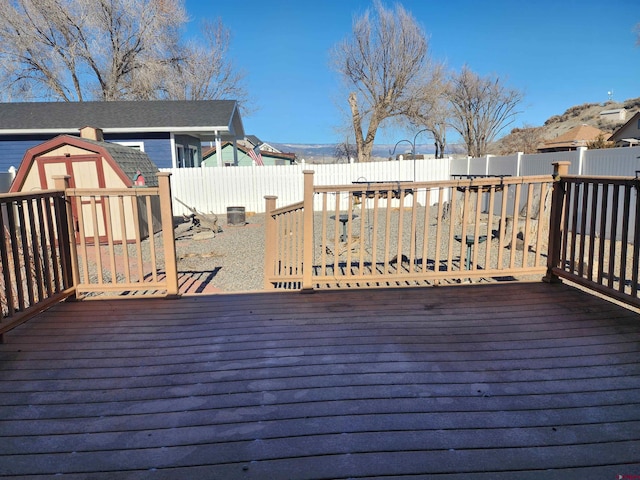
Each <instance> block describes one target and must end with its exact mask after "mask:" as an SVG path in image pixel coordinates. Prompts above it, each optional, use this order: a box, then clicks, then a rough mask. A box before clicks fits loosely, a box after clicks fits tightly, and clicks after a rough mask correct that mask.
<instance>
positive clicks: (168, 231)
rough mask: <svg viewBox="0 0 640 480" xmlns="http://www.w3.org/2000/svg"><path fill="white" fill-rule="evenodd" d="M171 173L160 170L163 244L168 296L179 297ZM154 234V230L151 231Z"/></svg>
mask: <svg viewBox="0 0 640 480" xmlns="http://www.w3.org/2000/svg"><path fill="white" fill-rule="evenodd" d="M170 177H171V174H170V173H167V172H158V188H159V195H160V212H161V215H162V244H163V247H164V271H165V275H166V282H167V298H178V297H179V296H180V294H179V293H178V266H177V261H176V238H175V235H174V232H173V208H172V205H171V182H170V181H169V179H170ZM149 233H150V234H151V236H153V232H149Z"/></svg>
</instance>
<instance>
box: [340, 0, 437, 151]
mask: <svg viewBox="0 0 640 480" xmlns="http://www.w3.org/2000/svg"><path fill="white" fill-rule="evenodd" d="M332 61H333V65H334V68H335V69H336V70H337V71H338V72H339V73H340V74H341V75H342V77H343V80H344V82H345V84H346V85H347V87H348V88H349V89H350V90H351V91H350V93H349V95H348V102H349V107H350V111H351V123H352V126H353V131H354V134H355V142H356V147H357V151H358V161H359V162H367V161H369V160H370V158H371V151H372V149H373V144H374V140H375V136H376V133H377V131H378V128H379V127H381V126H382V124H383V123H384V122H385V121H386V120H389V119H391V120H393V119H396V118H399V117H404V116H407V115H408V114H409V113H410V112H411V110H412V105H413V104H414V102H415V101H416V98H419V97H420V96H421V95H422V93H421V91H422V89H423V88H424V82H425V79H427V78H430V75H429V73H428V72H429V70H430V69H431V68H432V62H431V60H430V58H429V56H428V43H427V39H426V36H425V33H424V31H423V29H422V28H421V27H420V26H419V25H418V23H417V22H416V20H415V19H414V18H413V16H412V15H411V14H409V13H408V12H407V11H406V10H405V9H404V8H403V7H402V6H401V5H396V6H395V8H394V9H393V10H389V9H386V8H384V6H383V5H382V3H381V2H380V1H376V2H375V5H374V9H373V11H367V12H366V13H365V14H364V15H362V16H361V17H359V18H356V19H355V20H354V23H353V33H352V35H351V36H350V38H348V39H346V40H344V41H342V42H341V43H339V44H338V45H336V47H335V48H334V50H333V52H332Z"/></svg>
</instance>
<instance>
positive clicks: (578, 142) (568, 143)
mask: <svg viewBox="0 0 640 480" xmlns="http://www.w3.org/2000/svg"><path fill="white" fill-rule="evenodd" d="M600 135H603V136H604V137H606V136H608V135H609V134H608V133H607V132H604V131H602V130H600V129H599V128H595V127H592V126H590V125H578V126H577V127H573V128H572V129H570V130H568V131H567V132H565V133H564V134H562V135H560V136H558V137H556V138H554V139H553V140H549V141H548V142H545V143H544V144H543V145H541V146H540V147H538V152H540V153H544V152H567V151H571V150H577V149H578V147H586V146H587V144H588V143H589V142H593V141H594V140H596V139H597V138H598V137H599V136H600Z"/></svg>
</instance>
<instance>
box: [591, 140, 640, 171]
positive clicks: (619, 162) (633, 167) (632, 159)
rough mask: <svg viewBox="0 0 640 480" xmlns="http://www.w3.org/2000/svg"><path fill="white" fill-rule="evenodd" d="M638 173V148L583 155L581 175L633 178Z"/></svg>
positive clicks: (607, 149) (639, 166)
mask: <svg viewBox="0 0 640 480" xmlns="http://www.w3.org/2000/svg"><path fill="white" fill-rule="evenodd" d="M636 171H640V147H631V148H629V147H625V148H604V149H601V150H587V151H586V152H585V153H584V160H583V162H582V172H581V175H607V176H619V177H635V176H636Z"/></svg>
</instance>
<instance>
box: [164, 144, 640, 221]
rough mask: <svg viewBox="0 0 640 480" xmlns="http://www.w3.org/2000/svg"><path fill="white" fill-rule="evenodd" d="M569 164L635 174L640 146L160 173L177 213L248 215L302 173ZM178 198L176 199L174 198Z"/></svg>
mask: <svg viewBox="0 0 640 480" xmlns="http://www.w3.org/2000/svg"><path fill="white" fill-rule="evenodd" d="M556 161H569V162H571V166H570V167H569V173H570V174H572V175H609V176H611V175H614V176H626V177H633V176H636V174H637V173H636V172H640V147H632V148H607V149H602V150H588V149H587V148H585V147H581V148H579V149H578V150H576V151H572V152H554V153H540V154H527V155H524V154H521V153H520V154H515V155H508V156H500V157H498V156H493V155H487V156H486V157H482V158H462V159H453V158H445V159H440V160H415V161H414V160H401V161H387V162H372V163H352V164H331V165H320V164H317V165H316V164H307V165H305V164H301V165H291V166H284V165H282V166H264V167H260V166H253V167H203V168H174V169H162V171H165V172H170V173H171V174H172V175H171V188H172V194H173V197H174V202H173V208H174V213H175V214H176V215H182V214H188V213H189V210H188V209H187V208H186V207H184V206H183V205H182V204H181V203H180V202H178V201H177V200H180V201H182V202H183V203H185V204H187V205H189V206H190V207H192V208H195V209H197V210H198V211H201V212H205V213H209V212H213V213H216V214H225V213H226V212H227V208H228V207H244V208H245V211H247V212H264V209H265V201H264V197H265V195H275V196H277V197H278V201H277V205H278V206H279V207H280V206H284V205H289V204H292V203H296V202H300V201H302V198H303V174H302V172H303V171H304V170H313V171H314V172H315V175H314V181H315V183H316V185H345V184H350V183H352V182H382V181H385V182H388V181H402V182H407V181H419V182H426V181H438V180H450V179H451V178H452V175H511V176H529V175H546V174H550V173H552V172H553V167H552V165H551V164H552V163H553V162H556ZM176 199H177V200H176Z"/></svg>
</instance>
